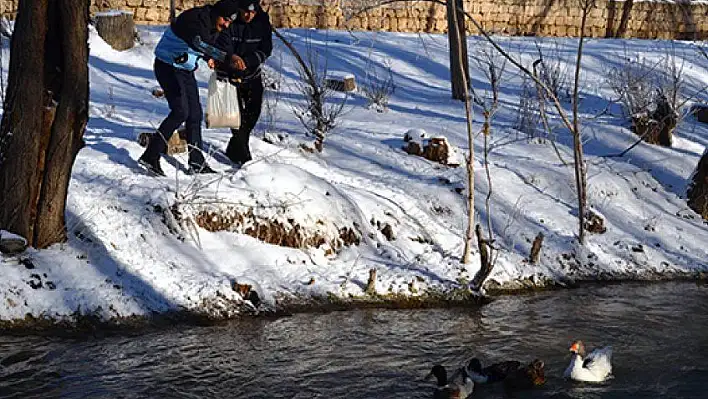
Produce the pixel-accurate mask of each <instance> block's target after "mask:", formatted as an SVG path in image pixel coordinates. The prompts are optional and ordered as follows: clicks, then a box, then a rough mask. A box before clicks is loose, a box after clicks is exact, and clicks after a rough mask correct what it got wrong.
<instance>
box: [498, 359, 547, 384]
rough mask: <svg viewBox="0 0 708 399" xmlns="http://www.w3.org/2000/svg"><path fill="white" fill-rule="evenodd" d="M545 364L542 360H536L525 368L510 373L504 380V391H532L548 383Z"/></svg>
mask: <svg viewBox="0 0 708 399" xmlns="http://www.w3.org/2000/svg"><path fill="white" fill-rule="evenodd" d="M544 367H545V363H544V362H543V361H541V360H540V359H534V360H533V361H532V362H531V363H529V364H528V365H526V366H524V367H520V368H518V369H516V370H515V371H513V372H512V373H510V374H509V375H508V376H507V377H506V378H505V379H504V389H505V390H506V391H507V392H510V391H516V390H524V389H531V388H534V387H539V386H541V385H543V384H545V383H546V373H545V371H544Z"/></svg>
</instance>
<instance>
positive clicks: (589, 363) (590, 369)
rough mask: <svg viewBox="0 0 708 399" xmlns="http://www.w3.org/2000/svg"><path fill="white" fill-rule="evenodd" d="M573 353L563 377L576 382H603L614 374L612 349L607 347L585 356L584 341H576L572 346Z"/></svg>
mask: <svg viewBox="0 0 708 399" xmlns="http://www.w3.org/2000/svg"><path fill="white" fill-rule="evenodd" d="M570 351H571V352H572V353H573V355H572V358H571V359H570V364H569V365H568V368H567V369H565V373H563V376H564V377H565V378H570V379H571V380H575V381H584V382H602V381H605V380H606V379H607V378H608V377H609V376H610V374H612V347H611V346H606V347H604V348H598V349H595V350H594V351H592V352H591V353H590V354H589V355H588V356H587V357H585V358H584V359H583V357H584V356H585V345H584V344H583V341H575V342H573V345H571V346H570Z"/></svg>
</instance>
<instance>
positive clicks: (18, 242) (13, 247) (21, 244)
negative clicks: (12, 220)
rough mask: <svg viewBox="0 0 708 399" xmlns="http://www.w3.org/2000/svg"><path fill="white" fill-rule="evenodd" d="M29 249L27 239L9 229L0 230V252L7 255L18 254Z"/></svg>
mask: <svg viewBox="0 0 708 399" xmlns="http://www.w3.org/2000/svg"><path fill="white" fill-rule="evenodd" d="M26 249H27V240H25V238H24V237H21V236H18V235H17V234H13V233H10V232H9V231H5V230H0V252H2V253H4V254H6V255H16V254H19V253H22V252H24V251H25V250H26Z"/></svg>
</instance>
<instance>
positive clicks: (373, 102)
mask: <svg viewBox="0 0 708 399" xmlns="http://www.w3.org/2000/svg"><path fill="white" fill-rule="evenodd" d="M361 90H362V92H363V93H364V96H365V97H366V99H367V101H368V102H369V104H368V106H369V107H372V108H374V109H375V110H376V111H377V112H385V111H386V110H387V109H388V102H389V100H390V98H391V95H392V94H393V92H394V91H395V90H396V84H395V83H394V81H393V71H392V70H391V64H390V62H389V61H384V63H383V66H381V67H379V66H376V65H375V64H374V63H373V62H371V55H369V60H368V61H367V67H366V75H365V76H364V82H363V84H362V85H361Z"/></svg>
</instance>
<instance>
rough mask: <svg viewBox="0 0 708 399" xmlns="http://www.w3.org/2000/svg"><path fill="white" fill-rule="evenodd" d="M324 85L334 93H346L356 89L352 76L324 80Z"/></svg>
mask: <svg viewBox="0 0 708 399" xmlns="http://www.w3.org/2000/svg"><path fill="white" fill-rule="evenodd" d="M325 85H326V86H327V87H328V88H330V89H332V90H334V91H345V92H348V91H354V90H355V89H356V80H355V79H354V75H345V76H342V77H330V78H327V79H325Z"/></svg>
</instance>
